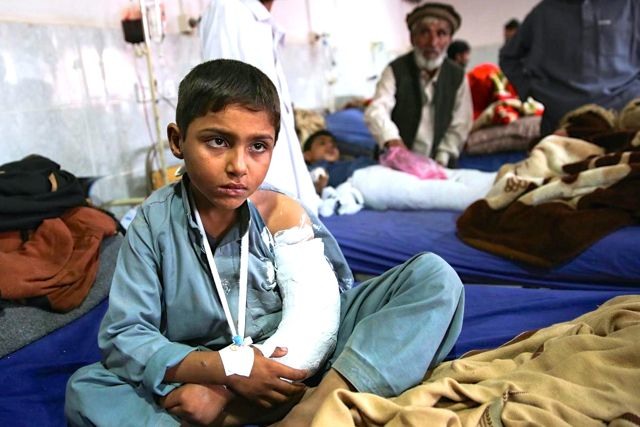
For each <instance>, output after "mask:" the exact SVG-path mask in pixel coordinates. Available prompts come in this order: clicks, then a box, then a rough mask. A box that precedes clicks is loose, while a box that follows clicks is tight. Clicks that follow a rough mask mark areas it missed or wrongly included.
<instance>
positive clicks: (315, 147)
mask: <svg viewBox="0 0 640 427" xmlns="http://www.w3.org/2000/svg"><path fill="white" fill-rule="evenodd" d="M302 150H303V151H304V153H303V155H304V161H305V162H307V163H309V164H311V163H314V162H317V161H320V160H326V161H328V162H335V161H336V160H338V159H339V158H340V150H339V149H338V146H337V144H336V138H335V137H334V136H333V134H332V133H331V132H329V131H328V130H319V131H317V132H315V133H312V134H311V135H310V136H309V138H307V140H306V141H305V142H304V144H303V146H302Z"/></svg>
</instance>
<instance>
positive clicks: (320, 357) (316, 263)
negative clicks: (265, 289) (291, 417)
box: [257, 226, 340, 375]
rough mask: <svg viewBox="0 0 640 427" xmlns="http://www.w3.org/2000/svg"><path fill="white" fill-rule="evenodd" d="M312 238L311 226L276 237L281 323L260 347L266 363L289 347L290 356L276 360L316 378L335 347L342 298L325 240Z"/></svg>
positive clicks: (288, 231)
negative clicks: (281, 348)
mask: <svg viewBox="0 0 640 427" xmlns="http://www.w3.org/2000/svg"><path fill="white" fill-rule="evenodd" d="M309 233H310V235H309ZM309 237H313V230H312V229H311V227H310V226H304V227H300V228H297V229H291V230H286V231H285V232H283V233H278V234H277V235H276V236H275V240H276V246H275V255H276V257H275V258H276V266H277V277H278V286H279V288H280V292H281V294H282V298H283V305H282V320H281V322H280V325H279V326H278V329H277V331H276V332H275V333H274V334H273V335H272V336H271V337H270V338H269V339H267V340H266V341H265V342H264V343H262V344H260V345H258V346H257V347H258V348H259V349H260V350H261V351H262V353H263V354H264V355H265V356H267V357H268V356H270V355H271V354H272V353H273V350H274V349H275V347H286V348H287V350H288V352H287V354H286V355H285V356H284V357H281V358H277V359H275V360H277V361H278V362H280V363H283V364H286V365H288V366H291V367H293V368H297V369H306V370H308V371H309V372H308V373H309V375H312V374H313V373H315V372H316V371H317V370H318V368H319V367H320V366H321V365H322V363H323V362H324V361H325V360H326V359H327V357H328V356H329V354H330V353H331V351H332V350H333V349H334V347H335V343H336V336H337V333H338V326H339V323H340V294H339V288H338V281H337V279H336V276H335V273H334V272H333V269H332V268H331V265H330V264H329V262H328V261H327V259H326V258H325V255H324V244H323V243H322V240H321V239H318V238H312V239H311V240H307V239H308V238H309Z"/></svg>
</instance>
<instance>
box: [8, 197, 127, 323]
mask: <svg viewBox="0 0 640 427" xmlns="http://www.w3.org/2000/svg"><path fill="white" fill-rule="evenodd" d="M114 234H116V222H115V220H114V219H113V218H112V217H111V216H109V215H107V214H105V213H103V212H101V211H99V210H97V209H93V208H88V207H79V208H73V209H70V210H69V211H67V212H66V213H64V214H63V215H62V216H61V217H59V218H50V219H46V220H44V221H43V222H42V224H40V226H39V227H38V228H37V229H36V230H35V231H34V232H33V233H32V235H31V236H30V238H29V239H28V240H27V241H26V242H23V240H22V236H21V235H20V233H19V232H17V231H16V232H4V233H0V295H1V296H2V298H3V299H8V300H16V301H24V302H27V300H29V299H37V302H38V303H41V302H44V303H45V305H46V306H45V307H44V308H48V309H51V310H53V311H58V312H67V311H69V310H71V309H73V308H75V307H77V306H78V305H80V303H82V301H83V300H84V298H85V297H86V296H87V294H88V293H89V290H90V289H91V286H92V284H93V282H94V279H95V277H96V273H97V270H98V255H99V252H100V244H101V242H102V240H103V238H105V237H107V236H112V235H114ZM40 297H44V299H43V298H40ZM32 302H35V301H32Z"/></svg>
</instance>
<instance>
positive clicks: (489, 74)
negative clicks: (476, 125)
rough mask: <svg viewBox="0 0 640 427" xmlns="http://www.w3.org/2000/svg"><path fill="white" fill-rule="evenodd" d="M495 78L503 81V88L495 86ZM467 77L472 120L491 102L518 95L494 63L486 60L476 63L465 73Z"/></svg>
mask: <svg viewBox="0 0 640 427" xmlns="http://www.w3.org/2000/svg"><path fill="white" fill-rule="evenodd" d="M496 78H497V79H500V80H502V81H503V82H504V84H505V86H504V88H502V89H501V88H498V87H497V86H496V83H495V79H496ZM467 79H468V80H469V87H470V89H471V99H472V101H473V119H474V120H475V119H476V118H477V117H478V116H479V115H480V113H482V112H483V111H484V110H485V109H486V108H487V107H488V106H489V105H491V104H492V103H493V102H495V101H498V100H505V99H512V98H517V97H518V93H517V92H516V89H515V88H514V87H513V85H512V84H511V83H510V82H508V81H507V80H506V78H505V77H504V75H503V74H502V71H501V70H500V67H498V66H497V65H496V64H492V63H489V62H487V63H484V64H480V65H477V66H476V67H474V68H473V69H472V70H471V71H469V72H468V73H467Z"/></svg>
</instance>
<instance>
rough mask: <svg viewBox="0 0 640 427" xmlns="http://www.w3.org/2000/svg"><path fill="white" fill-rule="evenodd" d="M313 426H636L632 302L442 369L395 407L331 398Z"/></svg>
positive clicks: (637, 331)
mask: <svg viewBox="0 0 640 427" xmlns="http://www.w3.org/2000/svg"><path fill="white" fill-rule="evenodd" d="M389 363H393V361H389ZM356 420H358V421H356ZM313 425H314V426H350V425H366V426H378V425H389V426H502V425H504V426H514V425H522V426H524V425H527V426H529V425H537V426H602V425H612V426H638V425H640V296H638V295H633V296H620V297H616V298H614V299H612V300H610V301H608V302H607V303H605V304H603V305H602V306H601V307H600V308H598V309H597V310H595V311H592V312H590V313H587V314H585V315H583V316H580V317H578V318H577V319H575V320H573V321H569V322H565V323H559V324H556V325H553V326H550V327H548V328H545V329H541V330H538V331H534V332H530V333H525V334H522V335H520V336H519V337H517V338H515V339H513V340H512V341H511V342H509V343H507V344H505V345H503V346H501V347H498V348H497V349H494V350H490V351H486V352H481V353H478V354H473V355H465V357H463V358H461V359H459V360H455V361H452V362H446V363H443V364H441V365H439V366H438V367H437V368H435V369H434V370H433V371H431V372H429V373H428V374H427V376H426V378H425V380H424V382H423V383H422V384H421V385H418V386H416V387H414V388H412V389H410V390H408V391H406V392H405V393H403V394H402V395H400V396H398V397H396V398H391V399H386V398H383V397H379V396H375V395H371V394H366V393H356V392H347V391H341V392H336V393H335V394H333V395H332V396H331V397H330V398H328V399H327V400H326V401H325V402H324V404H323V406H322V407H321V408H320V411H319V412H318V414H317V415H316V417H315V419H314V422H313Z"/></svg>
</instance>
